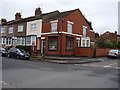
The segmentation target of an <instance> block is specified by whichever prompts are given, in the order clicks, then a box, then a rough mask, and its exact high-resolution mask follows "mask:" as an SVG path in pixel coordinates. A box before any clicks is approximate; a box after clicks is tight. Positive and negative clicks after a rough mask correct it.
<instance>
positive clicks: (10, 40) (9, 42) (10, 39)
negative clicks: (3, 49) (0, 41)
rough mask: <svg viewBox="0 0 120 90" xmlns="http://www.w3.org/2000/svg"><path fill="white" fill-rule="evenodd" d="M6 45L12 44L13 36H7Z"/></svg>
mask: <svg viewBox="0 0 120 90" xmlns="http://www.w3.org/2000/svg"><path fill="white" fill-rule="evenodd" d="M6 45H8V46H10V45H12V38H11V37H9V38H6Z"/></svg>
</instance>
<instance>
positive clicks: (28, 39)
mask: <svg viewBox="0 0 120 90" xmlns="http://www.w3.org/2000/svg"><path fill="white" fill-rule="evenodd" d="M33 43H34V45H36V36H27V37H26V45H32V44H33Z"/></svg>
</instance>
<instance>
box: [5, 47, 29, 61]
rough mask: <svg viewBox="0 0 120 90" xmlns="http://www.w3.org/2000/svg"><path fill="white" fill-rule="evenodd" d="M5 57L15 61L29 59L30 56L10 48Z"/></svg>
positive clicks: (21, 50)
mask: <svg viewBox="0 0 120 90" xmlns="http://www.w3.org/2000/svg"><path fill="white" fill-rule="evenodd" d="M7 57H9V58H10V57H13V58H16V59H29V58H30V55H29V54H28V53H26V52H25V51H24V50H23V49H18V48H11V49H10V50H9V51H8V54H7Z"/></svg>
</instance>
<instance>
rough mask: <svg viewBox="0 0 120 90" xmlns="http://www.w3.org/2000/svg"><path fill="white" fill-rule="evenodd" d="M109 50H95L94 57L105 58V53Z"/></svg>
mask: <svg viewBox="0 0 120 90" xmlns="http://www.w3.org/2000/svg"><path fill="white" fill-rule="evenodd" d="M109 50H111V49H110V48H106V49H101V48H97V49H96V57H100V56H106V55H107V52H108V51H109Z"/></svg>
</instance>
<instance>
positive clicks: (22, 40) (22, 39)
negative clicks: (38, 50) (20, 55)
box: [17, 37, 25, 45]
mask: <svg viewBox="0 0 120 90" xmlns="http://www.w3.org/2000/svg"><path fill="white" fill-rule="evenodd" d="M17 45H25V37H17Z"/></svg>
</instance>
